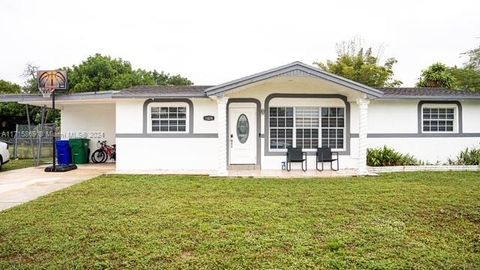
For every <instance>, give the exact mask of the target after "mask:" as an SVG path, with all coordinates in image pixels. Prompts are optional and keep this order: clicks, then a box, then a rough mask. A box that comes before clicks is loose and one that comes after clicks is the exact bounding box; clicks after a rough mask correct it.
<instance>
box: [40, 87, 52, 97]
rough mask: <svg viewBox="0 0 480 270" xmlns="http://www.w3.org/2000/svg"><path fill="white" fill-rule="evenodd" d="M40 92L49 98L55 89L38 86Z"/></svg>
mask: <svg viewBox="0 0 480 270" xmlns="http://www.w3.org/2000/svg"><path fill="white" fill-rule="evenodd" d="M39 89H40V92H41V93H42V96H43V97H44V98H50V96H51V95H52V93H53V91H55V88H50V87H49V88H45V87H40V88H39Z"/></svg>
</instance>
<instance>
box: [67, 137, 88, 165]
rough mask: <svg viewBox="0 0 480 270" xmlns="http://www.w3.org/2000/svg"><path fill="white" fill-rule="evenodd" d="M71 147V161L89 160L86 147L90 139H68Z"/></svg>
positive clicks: (85, 161)
mask: <svg viewBox="0 0 480 270" xmlns="http://www.w3.org/2000/svg"><path fill="white" fill-rule="evenodd" d="M68 141H69V144H70V148H71V149H72V163H73V164H86V163H88V161H89V156H90V148H88V145H89V142H90V139H84V138H78V139H70V140H68Z"/></svg>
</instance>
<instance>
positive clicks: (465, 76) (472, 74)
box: [448, 67, 480, 92]
mask: <svg viewBox="0 0 480 270" xmlns="http://www.w3.org/2000/svg"><path fill="white" fill-rule="evenodd" d="M448 72H449V73H450V74H452V76H453V77H454V78H455V81H456V85H455V86H456V89H458V90H465V91H472V92H480V71H476V70H475V69H472V68H466V67H464V68H459V67H452V68H449V69H448Z"/></svg>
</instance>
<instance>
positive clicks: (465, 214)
mask: <svg viewBox="0 0 480 270" xmlns="http://www.w3.org/2000/svg"><path fill="white" fill-rule="evenodd" d="M5 268H97V269H104V268H145V269H147V268H162V269H184V268H195V269H226V268H228V269H259V268H268V269H278V268H280V269H285V268H291V269H305V268H316V269H355V268H356V269H479V268H480V174H479V173H475V172H443V173H403V174H386V175H382V176H380V177H367V178H338V179H318V180H317V179H298V180H293V179H290V180H285V179H283V180H280V179H215V178H207V177H191V176H188V177H187V176H119V175H117V176H104V177H98V178H96V179H93V180H90V181H87V182H84V183H82V184H79V185H75V186H73V187H70V188H68V189H65V190H62V191H59V192H56V193H53V194H51V195H49V196H45V197H42V198H40V199H38V200H36V201H33V202H30V203H26V204H24V205H21V206H19V207H15V208H13V209H10V210H7V211H5V212H2V213H0V269H5Z"/></svg>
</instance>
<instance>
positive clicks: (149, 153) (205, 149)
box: [116, 98, 217, 173]
mask: <svg viewBox="0 0 480 270" xmlns="http://www.w3.org/2000/svg"><path fill="white" fill-rule="evenodd" d="M145 101H146V99H135V100H119V101H118V102H117V105H116V113H117V114H116V115H117V117H116V119H117V121H116V124H117V134H119V135H118V136H117V166H116V168H117V170H118V171H152V172H155V171H158V172H160V171H163V172H172V173H181V172H185V173H210V172H212V171H213V170H214V169H215V166H216V164H217V159H216V151H217V138H214V137H211V135H212V133H217V131H216V115H217V108H216V103H215V101H213V100H211V99H206V98H198V99H190V101H192V103H193V119H192V121H193V134H194V135H195V134H198V135H200V137H195V138H186V137H184V138H182V137H178V138H165V137H155V134H153V133H152V132H150V131H149V130H148V129H147V134H143V118H144V116H143V107H144V103H145ZM160 103H162V102H160ZM162 104H163V103H162ZM164 104H166V105H168V104H171V103H169V102H165V103H164ZM175 104H178V103H175ZM185 105H186V106H188V105H187V104H186V103H185ZM205 115H213V116H214V117H215V121H205V120H204V119H203V116H205ZM187 125H188V124H187ZM157 134H158V133H157ZM205 134H207V136H203V135H205ZM208 134H210V135H208ZM122 135H123V136H122ZM167 135H168V134H167ZM209 136H210V137H209Z"/></svg>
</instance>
